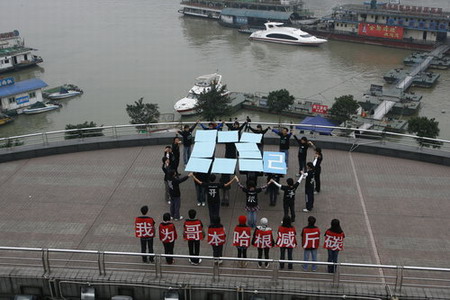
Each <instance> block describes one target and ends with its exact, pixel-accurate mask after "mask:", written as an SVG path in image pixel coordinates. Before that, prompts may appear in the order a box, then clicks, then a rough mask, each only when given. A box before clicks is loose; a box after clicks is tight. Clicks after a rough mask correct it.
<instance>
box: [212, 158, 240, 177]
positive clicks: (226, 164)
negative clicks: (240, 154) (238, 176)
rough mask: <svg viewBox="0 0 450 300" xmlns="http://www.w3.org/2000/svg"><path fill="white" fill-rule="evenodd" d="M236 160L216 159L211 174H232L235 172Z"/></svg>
mask: <svg viewBox="0 0 450 300" xmlns="http://www.w3.org/2000/svg"><path fill="white" fill-rule="evenodd" d="M236 163H237V159H230V158H216V159H214V164H213V167H212V171H211V173H217V174H234V171H235V170H236Z"/></svg>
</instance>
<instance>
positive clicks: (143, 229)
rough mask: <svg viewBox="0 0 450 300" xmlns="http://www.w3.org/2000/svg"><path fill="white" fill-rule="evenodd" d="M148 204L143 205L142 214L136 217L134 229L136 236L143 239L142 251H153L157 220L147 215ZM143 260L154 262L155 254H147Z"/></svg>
mask: <svg viewBox="0 0 450 300" xmlns="http://www.w3.org/2000/svg"><path fill="white" fill-rule="evenodd" d="M147 213H148V206H147V205H144V206H142V207H141V214H142V216H140V217H137V218H135V219H134V231H135V236H136V237H137V238H139V239H140V241H141V253H147V248H148V253H153V238H154V237H155V221H154V220H153V218H151V217H149V216H147ZM142 261H143V262H144V263H146V262H148V261H150V262H153V261H154V258H153V256H148V259H147V255H144V256H142Z"/></svg>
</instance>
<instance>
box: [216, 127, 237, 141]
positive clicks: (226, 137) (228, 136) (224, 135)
mask: <svg viewBox="0 0 450 300" xmlns="http://www.w3.org/2000/svg"><path fill="white" fill-rule="evenodd" d="M217 142H218V143H237V142H239V132H238V131H237V130H233V131H219V133H218V134H217Z"/></svg>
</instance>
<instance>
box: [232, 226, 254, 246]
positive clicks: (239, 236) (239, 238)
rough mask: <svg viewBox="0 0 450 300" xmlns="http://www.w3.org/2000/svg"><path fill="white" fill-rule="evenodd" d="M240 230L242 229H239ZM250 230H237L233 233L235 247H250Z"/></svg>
mask: <svg viewBox="0 0 450 300" xmlns="http://www.w3.org/2000/svg"><path fill="white" fill-rule="evenodd" d="M238 229H240V228H238ZM249 231H250V230H236V231H234V233H233V246H237V247H246V248H248V247H249V246H250V239H251V237H250V232H249Z"/></svg>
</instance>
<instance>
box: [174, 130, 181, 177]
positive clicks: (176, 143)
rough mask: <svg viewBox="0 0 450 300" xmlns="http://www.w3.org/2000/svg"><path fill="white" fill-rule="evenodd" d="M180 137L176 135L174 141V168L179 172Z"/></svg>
mask: <svg viewBox="0 0 450 300" xmlns="http://www.w3.org/2000/svg"><path fill="white" fill-rule="evenodd" d="M180 144H181V141H180V138H179V137H174V138H173V141H172V154H173V169H174V170H175V171H176V172H177V174H179V173H178V166H179V165H180Z"/></svg>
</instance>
